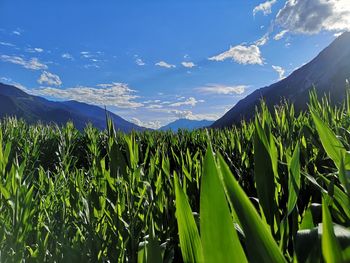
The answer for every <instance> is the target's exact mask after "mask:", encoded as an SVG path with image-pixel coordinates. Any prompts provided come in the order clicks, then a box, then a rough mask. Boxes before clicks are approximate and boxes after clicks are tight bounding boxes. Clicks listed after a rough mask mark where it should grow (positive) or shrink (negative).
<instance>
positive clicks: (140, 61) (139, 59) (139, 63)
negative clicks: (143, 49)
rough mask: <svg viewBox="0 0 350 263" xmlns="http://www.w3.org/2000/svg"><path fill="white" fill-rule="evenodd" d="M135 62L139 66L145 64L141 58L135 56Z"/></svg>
mask: <svg viewBox="0 0 350 263" xmlns="http://www.w3.org/2000/svg"><path fill="white" fill-rule="evenodd" d="M135 63H136V64H137V65H139V66H144V65H146V63H145V62H144V61H143V60H142V59H141V58H137V59H136V60H135Z"/></svg>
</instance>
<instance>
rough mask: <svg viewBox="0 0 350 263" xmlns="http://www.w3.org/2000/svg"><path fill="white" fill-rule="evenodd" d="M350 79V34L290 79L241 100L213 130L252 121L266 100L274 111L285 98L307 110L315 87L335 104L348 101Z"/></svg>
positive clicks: (329, 47) (339, 38) (344, 34)
mask: <svg viewBox="0 0 350 263" xmlns="http://www.w3.org/2000/svg"><path fill="white" fill-rule="evenodd" d="M346 79H349V80H350V32H346V33H343V34H342V35H341V36H339V37H338V38H337V39H336V40H334V41H333V42H332V43H331V44H330V45H329V46H328V47H327V48H325V49H324V50H323V51H322V52H321V53H320V54H319V55H318V56H317V57H316V58H314V59H313V60H312V61H311V62H309V63H307V64H306V65H304V66H302V67H301V68H299V69H297V70H296V71H294V72H293V73H292V74H291V75H289V76H288V77H287V78H285V79H283V80H281V81H279V82H277V83H275V84H272V85H271V86H268V87H264V88H261V89H258V90H256V91H254V92H253V93H251V94H250V95H248V96H247V97H245V98H244V99H242V100H240V101H239V102H238V103H237V104H236V105H235V106H234V107H233V108H232V109H231V110H229V111H228V112H227V113H226V114H225V115H224V116H223V117H221V118H220V119H218V120H217V121H216V122H214V124H213V125H212V126H211V127H214V128H221V127H227V126H231V125H233V124H236V123H239V122H240V121H241V120H242V119H246V120H249V119H250V118H252V117H253V116H254V112H255V107H256V106H257V105H260V100H261V99H262V98H263V99H264V100H265V101H266V103H267V106H268V107H269V108H270V109H271V108H273V106H274V105H276V104H279V103H280V102H281V100H283V98H285V99H287V100H288V101H289V102H292V103H294V106H295V108H296V110H303V109H305V108H306V106H307V102H308V98H309V96H308V94H309V91H310V89H311V88H312V87H313V86H314V87H315V89H316V92H317V93H318V94H319V95H323V94H325V93H326V94H327V95H328V94H329V95H330V97H331V99H332V102H333V103H338V102H340V101H342V100H343V99H344V96H345V92H346V91H345V90H346Z"/></svg>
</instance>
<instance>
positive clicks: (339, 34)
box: [334, 32, 344, 37]
mask: <svg viewBox="0 0 350 263" xmlns="http://www.w3.org/2000/svg"><path fill="white" fill-rule="evenodd" d="M343 33H344V32H337V33H334V36H335V37H339V36H341V35H342V34H343Z"/></svg>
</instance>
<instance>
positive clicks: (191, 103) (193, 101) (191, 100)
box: [169, 97, 204, 107]
mask: <svg viewBox="0 0 350 263" xmlns="http://www.w3.org/2000/svg"><path fill="white" fill-rule="evenodd" d="M199 102H204V100H196V99H195V98H193V97H189V98H188V99H187V100H185V101H179V102H175V103H172V104H170V105H169V106H170V107H181V106H185V105H187V106H192V107H194V106H196V105H197V103H199Z"/></svg>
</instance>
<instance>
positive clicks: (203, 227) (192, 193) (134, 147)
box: [0, 92, 350, 263]
mask: <svg viewBox="0 0 350 263" xmlns="http://www.w3.org/2000/svg"><path fill="white" fill-rule="evenodd" d="M349 94H350V93H348V94H347V96H346V98H345V101H344V103H343V104H342V105H337V106H331V103H330V101H329V100H328V98H326V97H324V98H322V99H321V100H318V98H317V96H316V93H315V92H311V94H310V104H309V110H308V111H306V112H301V113H297V112H296V111H295V109H294V107H293V105H290V104H288V103H284V104H281V105H278V106H276V107H275V108H274V109H272V110H271V109H270V110H271V111H269V110H268V108H267V107H266V105H265V104H264V103H262V105H261V109H258V110H257V112H256V116H255V119H254V121H251V122H246V121H243V122H242V123H241V124H240V125H239V126H234V127H232V128H228V129H223V130H214V129H211V130H208V131H204V130H196V131H192V132H188V131H179V132H178V133H171V132H158V131H145V132H142V133H137V132H131V133H130V134H123V133H121V132H119V131H117V130H116V129H115V128H114V126H113V124H112V122H111V121H110V120H109V119H108V118H107V124H108V125H107V127H108V128H107V130H106V131H99V130H97V129H95V128H94V127H92V126H90V125H89V126H87V127H86V129H85V130H84V132H79V131H77V130H76V129H75V128H74V126H73V125H72V124H67V125H66V126H64V127H57V126H46V125H41V124H37V125H31V126H30V125H27V124H26V123H24V122H23V121H21V120H16V119H13V118H8V119H5V120H2V121H1V122H0V262H21V261H22V262H74V261H76V262H135V263H136V262H230V261H236V262H246V261H249V262H322V261H325V262H339V261H344V262H349V260H350V230H349V228H350V176H349V175H350V165H349V164H350V155H349V150H350V132H349V130H350V110H349V103H350V99H349V98H350V95H349Z"/></svg>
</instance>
